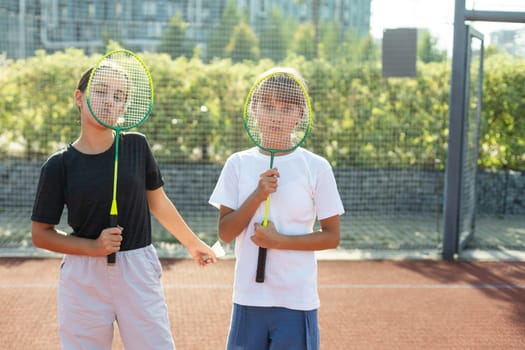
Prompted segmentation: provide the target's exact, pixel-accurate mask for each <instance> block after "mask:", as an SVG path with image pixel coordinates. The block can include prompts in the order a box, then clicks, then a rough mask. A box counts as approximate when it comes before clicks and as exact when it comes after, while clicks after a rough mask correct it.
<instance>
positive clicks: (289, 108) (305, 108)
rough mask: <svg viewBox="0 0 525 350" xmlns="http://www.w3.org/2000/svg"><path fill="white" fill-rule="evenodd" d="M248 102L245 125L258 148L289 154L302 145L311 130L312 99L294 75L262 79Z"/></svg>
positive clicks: (281, 74) (282, 74) (276, 75)
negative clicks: (310, 104) (310, 106)
mask: <svg viewBox="0 0 525 350" xmlns="http://www.w3.org/2000/svg"><path fill="white" fill-rule="evenodd" d="M248 99H249V102H248V104H247V107H246V110H245V126H246V129H247V131H248V134H249V136H250V138H251V139H252V140H253V141H254V143H255V144H256V145H257V146H259V147H261V148H263V149H266V150H270V151H288V150H292V149H294V148H295V147H297V146H298V145H299V144H301V143H302V141H303V140H304V138H305V137H306V135H307V133H308V130H309V127H310V118H311V116H310V108H309V100H308V96H307V93H306V89H305V88H304V86H302V85H301V84H300V83H299V82H298V81H297V80H296V79H295V78H294V77H293V76H291V75H290V74H287V73H278V74H273V75H270V76H269V77H267V78H265V79H262V80H261V81H260V82H259V83H258V84H256V86H255V87H254V88H253V89H252V90H251V93H250V95H249V96H248Z"/></svg>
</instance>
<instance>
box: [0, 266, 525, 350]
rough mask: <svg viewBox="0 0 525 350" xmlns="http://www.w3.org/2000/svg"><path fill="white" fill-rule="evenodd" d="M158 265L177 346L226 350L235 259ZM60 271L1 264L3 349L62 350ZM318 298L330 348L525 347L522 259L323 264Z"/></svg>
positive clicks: (326, 344)
mask: <svg viewBox="0 0 525 350" xmlns="http://www.w3.org/2000/svg"><path fill="white" fill-rule="evenodd" d="M161 261H162V264H163V267H164V275H163V283H164V288H165V293H166V298H167V302H168V307H169V312H170V319H171V327H172V330H173V334H174V337H175V343H176V346H177V349H178V350H189V349H195V350H215V349H224V346H225V341H226V335H227V331H228V325H229V317H230V307H231V293H232V288H231V285H232V281H233V267H234V261H233V260H231V259H224V260H220V261H219V262H218V263H217V264H216V265H213V266H210V267H206V268H199V267H197V266H195V265H194V263H193V262H192V261H191V260H187V259H161ZM59 264H60V260H59V259H57V258H0V298H1V300H2V303H1V304H0V305H1V306H0V332H1V336H0V344H1V345H0V347H1V348H2V349H17V350H19V349H31V350H37V349H46V350H47V349H58V348H59V341H58V334H57V319H56V300H55V297H56V284H57V278H58V277H57V270H58V267H59ZM319 292H320V296H321V308H320V310H319V322H320V327H321V349H323V350H338V349H341V350H342V349H345V350H347V349H367V350H368V349H476V350H477V349H491V350H492V349H525V262H504V261H498V262H446V261H431V260H418V261H416V260H403V261H371V260H365V261H353V260H339V261H333V260H320V261H319ZM116 333H118V330H116ZM113 348H114V349H123V347H122V344H121V342H120V339H119V337H118V335H117V336H116V337H115V341H114V347H113Z"/></svg>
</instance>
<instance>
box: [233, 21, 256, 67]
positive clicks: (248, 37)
mask: <svg viewBox="0 0 525 350" xmlns="http://www.w3.org/2000/svg"><path fill="white" fill-rule="evenodd" d="M225 51H226V54H227V55H228V56H229V57H231V59H232V61H233V62H241V61H244V60H251V61H255V60H257V59H259V47H258V43H257V37H256V36H255V34H254V33H253V31H252V29H251V28H250V26H249V25H247V24H246V23H240V24H239V25H237V26H236V27H235V29H234V30H233V35H232V37H231V40H230V42H229V43H228V46H226V50H225Z"/></svg>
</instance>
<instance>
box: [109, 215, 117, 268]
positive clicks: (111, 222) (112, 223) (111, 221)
mask: <svg viewBox="0 0 525 350" xmlns="http://www.w3.org/2000/svg"><path fill="white" fill-rule="evenodd" d="M117 225H118V216H117V215H110V216H109V227H116V226H117ZM116 261H117V254H116V253H111V254H109V255H108V265H115V263H116Z"/></svg>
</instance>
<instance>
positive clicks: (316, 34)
mask: <svg viewBox="0 0 525 350" xmlns="http://www.w3.org/2000/svg"><path fill="white" fill-rule="evenodd" d="M294 1H295V2H297V3H299V4H304V3H305V2H306V0H294ZM320 16H321V0H312V23H313V41H312V43H313V46H312V49H313V57H314V58H317V57H318V52H317V50H318V46H319V41H320V37H321V35H320V29H319V20H320Z"/></svg>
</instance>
